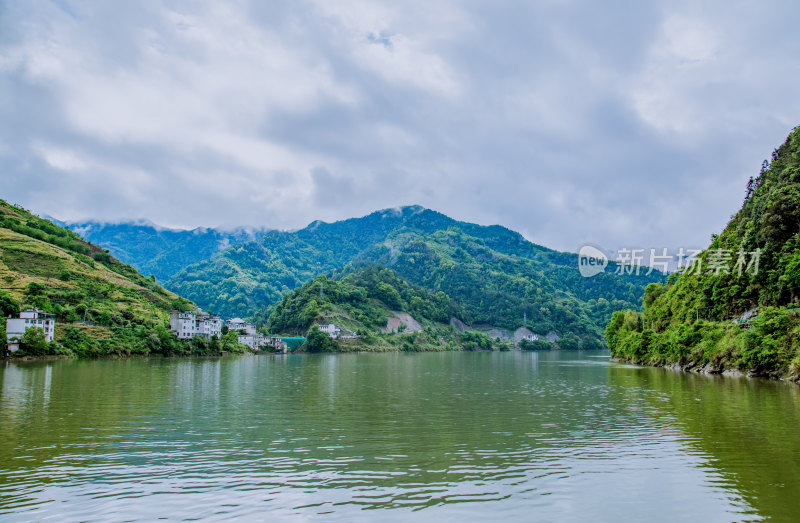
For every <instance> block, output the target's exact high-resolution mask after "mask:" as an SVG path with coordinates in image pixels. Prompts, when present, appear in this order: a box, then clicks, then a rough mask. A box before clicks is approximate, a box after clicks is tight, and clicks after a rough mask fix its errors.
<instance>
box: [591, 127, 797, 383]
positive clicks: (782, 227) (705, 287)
mask: <svg viewBox="0 0 800 523" xmlns="http://www.w3.org/2000/svg"><path fill="white" fill-rule="evenodd" d="M720 249H722V250H725V251H729V252H731V253H732V255H733V258H734V260H733V261H734V263H735V261H737V260H738V259H739V253H740V252H741V253H745V254H748V253H754V252H759V253H760V256H759V257H758V258H757V259H758V270H757V271H756V270H755V266H754V265H751V262H752V261H753V256H752V255H749V257H746V258H745V260H746V261H747V265H744V266H743V267H741V269H742V270H741V271H740V270H738V269H737V268H736V266H735V264H734V263H732V264H731V266H730V269H731V271H730V272H727V271H722V272H719V273H716V272H715V271H711V270H710V269H709V267H708V264H709V263H710V261H711V260H713V256H715V255H716V254H717V253H718V252H720V251H719V250H720ZM699 258H700V260H701V262H700V267H701V270H700V271H684V272H683V273H681V274H679V275H674V276H670V278H669V279H668V280H667V284H666V286H665V287H660V286H655V285H648V286H647V288H646V289H645V293H644V312H643V313H642V314H641V315H640V314H638V313H636V312H633V311H628V312H625V313H622V312H616V313H614V315H613V316H612V318H611V321H610V322H609V324H608V325H607V327H606V340H607V342H608V346H609V348H610V349H611V352H612V354H614V355H615V356H619V357H622V358H626V359H631V360H635V361H645V362H654V363H680V364H682V365H688V366H701V365H710V366H712V367H714V368H717V369H721V368H723V367H736V368H739V369H742V370H746V371H749V372H752V373H754V374H762V375H765V374H784V373H786V372H788V371H789V370H790V369H791V368H792V366H793V362H798V363H800V353H799V352H798V341H797V340H798V324H799V323H800V320H798V315H797V311H796V310H795V309H797V308H798V306H799V305H800V127H798V128H795V129H794V131H793V132H792V134H790V135H789V137H788V138H787V140H786V142H785V143H784V144H783V145H782V146H781V147H779V148H778V149H777V150H776V151H775V152H774V153H773V155H772V160H771V162H765V165H764V167H763V168H762V170H761V172H760V173H759V175H758V177H756V178H754V179H751V180H750V183H748V187H747V194H746V198H745V201H744V204H743V205H742V208H741V210H740V211H739V212H738V213H737V214H736V215H735V216H734V217H733V218H732V219H731V221H730V223H728V225H727V227H726V228H725V230H724V231H723V232H722V234H720V235H718V236H717V235H714V237H713V238H712V243H711V245H710V247H709V249H708V250H706V251H705V252H703V253H702V254H701V255H700V256H699ZM703 267H705V270H702V268H703ZM745 313H746V314H745ZM753 315H754V317H751V316H753ZM799 366H800V365H799ZM797 367H798V366H795V372H796V371H800V368H797Z"/></svg>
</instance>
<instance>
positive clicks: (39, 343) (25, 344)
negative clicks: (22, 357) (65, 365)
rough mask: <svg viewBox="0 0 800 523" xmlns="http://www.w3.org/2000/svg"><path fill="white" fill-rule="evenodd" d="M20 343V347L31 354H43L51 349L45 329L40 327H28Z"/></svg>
mask: <svg viewBox="0 0 800 523" xmlns="http://www.w3.org/2000/svg"><path fill="white" fill-rule="evenodd" d="M19 343H20V349H21V350H22V351H24V352H25V354H30V355H31V356H43V355H44V354H47V352H48V349H49V344H48V343H47V338H46V337H45V334H44V331H43V330H42V329H41V328H39V327H28V328H27V329H26V330H25V334H23V335H22V339H20V340H19Z"/></svg>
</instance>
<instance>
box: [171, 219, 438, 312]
mask: <svg viewBox="0 0 800 523" xmlns="http://www.w3.org/2000/svg"><path fill="white" fill-rule="evenodd" d="M422 211H423V209H422V208H421V207H404V208H402V209H396V210H386V211H379V212H375V213H372V214H370V215H369V216H365V217H363V218H353V219H350V220H344V221H340V222H335V223H325V222H321V221H315V222H313V223H311V224H310V225H309V226H308V227H306V228H304V229H301V230H299V231H295V232H284V231H269V232H267V233H266V234H265V235H264V236H263V237H262V238H261V239H260V240H258V241H254V242H248V243H243V244H240V245H236V246H234V247H231V248H229V249H227V250H225V251H223V252H221V253H220V254H218V255H217V256H214V257H213V258H211V259H209V260H206V261H203V262H200V263H198V264H196V265H192V266H190V267H187V268H186V269H184V270H182V271H180V272H179V273H178V274H176V275H175V276H174V277H173V278H172V279H170V280H169V281H168V282H167V283H166V287H167V288H169V289H171V290H173V291H175V292H177V293H179V294H181V295H182V296H191V299H192V300H194V301H195V302H196V303H198V304H200V305H201V306H202V307H204V308H208V309H211V310H213V311H214V312H216V313H218V314H222V315H223V316H228V317H231V316H243V317H244V316H250V315H253V314H255V313H256V312H258V311H260V310H262V309H263V308H264V307H267V306H269V305H272V304H275V303H277V302H278V301H279V300H280V299H281V297H282V296H283V295H285V294H287V293H288V292H290V291H291V290H293V289H295V288H296V287H298V286H300V285H302V284H303V283H304V282H306V281H308V280H311V279H312V278H314V277H315V276H316V275H318V274H322V273H327V272H329V271H332V270H333V269H337V268H340V267H343V266H344V265H346V264H347V263H348V262H350V261H351V260H352V259H353V258H355V257H356V256H357V255H358V254H360V253H361V252H362V251H363V250H364V249H366V248H367V247H369V246H371V245H373V244H375V243H377V242H380V241H382V240H383V239H384V238H385V237H386V236H387V235H388V234H389V233H390V232H391V231H393V230H395V229H397V228H398V227H401V226H402V225H403V223H404V222H405V221H406V220H408V219H409V218H410V217H411V216H413V215H415V214H417V213H419V212H422Z"/></svg>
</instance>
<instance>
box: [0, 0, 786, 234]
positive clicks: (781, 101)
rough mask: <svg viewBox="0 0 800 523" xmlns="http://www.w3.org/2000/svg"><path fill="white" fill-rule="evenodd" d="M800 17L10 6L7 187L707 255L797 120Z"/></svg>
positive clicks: (91, 207) (65, 206)
mask: <svg viewBox="0 0 800 523" xmlns="http://www.w3.org/2000/svg"><path fill="white" fill-rule="evenodd" d="M59 6H60V7H59ZM798 14H800V7H798V6H796V5H795V4H794V3H791V2H780V1H775V2H767V3H766V4H763V3H762V4H759V5H758V6H754V7H750V6H747V5H739V4H730V3H722V2H713V3H709V4H704V5H699V4H696V3H692V2H686V3H680V2H678V3H676V2H638V3H630V2H604V3H602V4H598V3H596V2H588V1H579V2H570V3H556V2H554V3H546V2H545V3H536V4H521V3H519V2H493V3H485V2H441V3H436V4H435V5H431V4H430V3H424V2H410V3H404V4H403V5H402V6H398V5H396V4H395V3H388V2H385V3H378V2H360V1H357V0H353V1H351V2H336V3H331V2H313V1H308V2H268V3H267V2H255V1H252V2H251V1H243V2H239V3H235V4H233V3H232V4H206V5H203V4H197V3H194V2H183V1H179V0H176V1H170V2H163V3H158V2H154V3H136V2H131V3H122V4H118V3H114V4H110V3H107V2H100V1H97V2H83V3H80V4H77V3H75V4H74V3H71V2H66V1H64V2H60V3H59V4H54V3H33V2H25V3H13V4H12V3H4V4H0V120H1V121H2V124H0V140H2V142H0V143H2V147H0V169H1V170H0V182H2V186H3V190H2V194H0V197H2V198H5V199H7V200H10V201H16V202H19V203H22V204H24V205H26V206H28V207H31V208H34V209H35V210H37V211H38V212H40V213H46V214H50V215H53V216H56V217H59V218H63V219H86V218H97V219H101V220H119V219H124V218H149V219H151V220H153V221H154V222H156V223H160V224H163V225H166V226H179V227H189V228H191V227H195V226H217V225H226V226H235V225H247V226H268V227H283V228H294V227H299V226H303V225H305V224H306V223H308V222H310V221H312V220H314V219H318V218H319V219H325V220H334V219H340V218H346V217H350V216H353V215H358V214H364V213H367V212H370V211H371V210H375V209H377V208H383V207H394V206H397V205H403V204H411V203H418V204H421V205H424V206H426V207H430V208H433V209H436V210H439V211H441V212H444V213H447V214H450V215H452V216H454V217H455V218H458V219H464V220H469V221H477V222H479V223H486V224H490V223H500V224H502V225H506V226H508V227H510V228H513V229H516V230H519V231H521V232H522V233H523V234H525V235H526V236H527V237H528V238H529V239H531V240H532V241H535V242H537V243H541V244H544V245H548V246H551V247H555V248H560V249H575V248H576V247H577V246H578V245H580V244H581V243H584V242H592V243H595V244H599V245H602V246H604V247H606V248H616V247H620V246H642V247H660V246H682V245H686V246H690V245H704V244H705V243H706V242H707V240H708V237H709V235H710V234H711V233H712V232H717V231H718V230H719V229H720V228H721V227H722V226H723V225H724V223H725V221H726V220H727V218H728V217H729V215H730V214H731V213H732V212H734V211H735V210H736V208H737V207H738V205H739V204H740V202H741V196H742V191H743V187H744V183H745V181H746V180H747V177H748V176H750V175H752V174H754V173H755V172H757V170H758V168H759V166H760V163H761V160H762V159H763V158H765V157H767V156H768V155H769V153H770V152H771V150H772V148H774V147H775V146H777V145H778V144H779V143H780V142H781V141H782V140H783V138H784V137H785V135H786V134H788V132H789V131H790V129H791V127H792V126H794V125H797V124H798V123H800V122H798V121H797V120H798V115H799V113H800V102H799V101H798V99H797V97H796V95H795V92H794V91H795V90H796V85H797V84H798V79H799V78H798V76H800V70H798V68H797V67H796V65H795V64H796V56H797V55H798V52H799V51H800V48H799V47H800V35H798V34H797V32H796V31H795V29H794V27H793V25H792V21H794V20H796V19H797V15H798ZM20 180H25V183H21V182H20Z"/></svg>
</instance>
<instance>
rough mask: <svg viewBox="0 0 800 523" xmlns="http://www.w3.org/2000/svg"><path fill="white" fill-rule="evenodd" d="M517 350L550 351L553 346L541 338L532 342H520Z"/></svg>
mask: <svg viewBox="0 0 800 523" xmlns="http://www.w3.org/2000/svg"><path fill="white" fill-rule="evenodd" d="M519 348H520V349H522V350H552V348H553V344H552V343H550V342H549V341H547V340H543V339H541V338H540V339H538V340H533V341H528V340H522V341H520V342H519Z"/></svg>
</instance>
